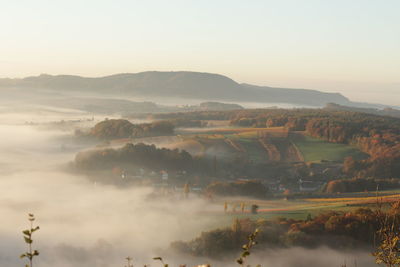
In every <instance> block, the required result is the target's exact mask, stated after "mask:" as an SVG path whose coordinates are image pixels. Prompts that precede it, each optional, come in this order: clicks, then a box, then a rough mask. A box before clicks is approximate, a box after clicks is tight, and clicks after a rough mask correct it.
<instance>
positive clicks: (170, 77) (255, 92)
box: [0, 71, 351, 106]
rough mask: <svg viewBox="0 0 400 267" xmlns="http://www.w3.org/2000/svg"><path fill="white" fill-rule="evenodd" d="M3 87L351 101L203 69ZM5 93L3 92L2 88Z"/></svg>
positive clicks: (41, 79)
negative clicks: (237, 79)
mask: <svg viewBox="0 0 400 267" xmlns="http://www.w3.org/2000/svg"><path fill="white" fill-rule="evenodd" d="M0 87H7V88H10V87H12V88H29V90H30V91H31V92H32V90H39V91H40V92H41V93H42V92H43V90H46V91H48V92H52V93H61V92H62V93H79V94H91V95H95V96H99V97H100V96H101V97H105V96H113V97H117V98H124V97H148V98H151V97H176V98H187V99H200V100H217V101H236V102H238V101H240V102H258V103H291V104H296V105H308V106H324V105H325V104H327V103H331V102H333V103H338V104H348V105H350V104H351V102H350V101H349V100H348V99H347V98H346V97H344V96H343V95H341V94H339V93H325V92H320V91H317V90H308V89H290V88H275V87H263V86H254V85H249V84H239V83H237V82H235V81H233V80H232V79H230V78H228V77H226V76H222V75H219V74H211V73H200V72H183V71H182V72H156V71H151V72H141V73H124V74H116V75H111V76H105V77H99V78H86V77H80V76H72V75H57V76H53V75H47V74H42V75H40V76H36V77H27V78H23V79H0ZM0 93H1V91H0Z"/></svg>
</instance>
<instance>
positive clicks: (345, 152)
mask: <svg viewBox="0 0 400 267" xmlns="http://www.w3.org/2000/svg"><path fill="white" fill-rule="evenodd" d="M293 143H294V144H295V145H296V146H297V148H298V149H299V150H300V152H301V153H302V154H303V157H304V160H305V161H318V160H332V161H343V159H344V158H346V157H349V156H351V157H353V158H354V159H364V158H367V157H368V155H366V154H365V153H363V152H361V151H360V150H358V149H357V148H355V147H353V146H350V145H345V144H334V143H328V142H326V141H324V140H321V139H317V138H313V137H309V136H304V137H303V138H295V139H294V140H293Z"/></svg>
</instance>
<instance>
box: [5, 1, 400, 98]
mask: <svg viewBox="0 0 400 267" xmlns="http://www.w3.org/2000/svg"><path fill="white" fill-rule="evenodd" d="M0 3H1V5H0V77H24V76H29V75H38V74H41V73H49V74H76V75H83V76H104V75H109V74H114V73H119V72H141V71H148V70H159V71H170V70H172V71H179V70H189V71H201V72H213V73H219V74H223V75H226V76H229V77H230V78H232V79H234V80H235V81H237V82H246V83H252V84H258V85H268V86H280V87H294V88H311V89H318V90H323V91H335V92H341V93H343V94H344V95H345V96H348V97H350V98H351V99H352V100H358V101H368V102H380V103H384V104H393V105H400V15H399V14H400V1H399V0H334V1H333V0H332V1H331V0H292V1H290V0H275V1H272V0H271V1H270V0H263V1H261V0H259V1H258V0H226V1H225V0H196V1H195V0H159V1H154V0H146V1H144V0H142V1H138V0H137V1H135V0H130V1H122V0H109V1H101V0H93V1H92V0H80V1H76V0H68V1H67V0H65V1H62V0H1V1H0Z"/></svg>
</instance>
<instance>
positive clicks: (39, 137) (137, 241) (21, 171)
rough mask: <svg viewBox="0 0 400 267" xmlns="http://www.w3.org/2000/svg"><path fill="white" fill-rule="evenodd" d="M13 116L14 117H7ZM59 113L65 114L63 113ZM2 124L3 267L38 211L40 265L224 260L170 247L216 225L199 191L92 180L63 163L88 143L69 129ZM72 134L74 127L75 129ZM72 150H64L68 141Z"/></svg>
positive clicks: (284, 260) (363, 257) (279, 256)
mask: <svg viewBox="0 0 400 267" xmlns="http://www.w3.org/2000/svg"><path fill="white" fill-rule="evenodd" d="M9 119H10V118H9ZM60 119H62V118H60ZM9 121H10V120H8V121H7V125H5V124H2V125H0V190H1V192H0V214H1V223H0V266H8V267H14V266H23V264H24V262H23V260H20V259H19V255H20V254H21V253H23V252H24V251H25V250H26V246H25V243H24V242H23V239H22V233H21V231H22V230H24V229H26V228H27V227H28V221H27V214H28V213H34V214H35V216H36V218H37V220H36V221H35V223H36V224H38V225H39V226H40V227H41V229H40V230H39V231H38V232H35V234H34V237H33V239H34V243H33V246H34V247H35V249H38V250H39V251H40V253H41V254H40V256H39V257H38V258H37V260H36V261H35V265H36V266H38V267H50V266H51V267H81V266H82V267H83V266H85V267H86V266H104V267H106V266H110V267H111V266H124V264H125V260H124V259H125V257H127V256H131V257H132V258H133V259H134V265H135V266H140V265H142V266H143V265H144V264H151V265H152V266H158V264H159V263H157V262H154V261H153V260H152V257H155V256H164V257H165V261H166V262H168V263H170V264H171V265H172V266H174V265H177V264H179V263H188V264H189V266H190V265H194V264H195V263H198V264H202V263H206V262H210V263H214V266H235V265H236V263H235V258H232V260H231V261H226V262H213V261H211V260H209V259H199V258H197V259H196V258H190V257H189V256H186V255H175V254H173V253H172V252H171V251H167V250H166V249H167V248H168V247H169V244H170V243H171V242H172V241H175V240H189V239H192V238H194V237H196V236H198V235H199V234H200V233H201V231H205V230H210V229H212V228H214V227H216V226H217V224H218V222H217V219H218V216H207V214H208V213H216V212H217V211H218V210H220V209H222V208H221V207H218V206H215V205H213V204H210V203H209V202H206V201H205V200H202V199H200V198H195V197H194V196H193V197H192V198H190V199H188V200H181V201H166V200H164V199H162V200H153V199H149V197H148V195H149V193H151V191H152V189H150V188H133V187H130V188H123V189H121V188H116V187H113V186H107V185H101V184H94V183H93V182H90V181H88V180H87V179H85V177H83V176H79V175H75V174H71V173H68V172H66V171H64V169H65V168H64V167H65V165H66V164H67V163H68V161H70V160H72V159H73V157H74V155H75V153H76V152H78V151H79V150H81V149H84V148H86V147H85V145H82V144H80V145H77V144H74V143H68V142H67V141H66V140H71V136H70V134H68V133H65V132H62V131H55V130H52V131H43V130H37V128H35V127H33V126H29V125H10V123H9ZM71 134H72V131H71ZM65 144H66V145H67V149H61V147H62V146H63V145H65ZM345 260H347V263H348V264H349V265H348V266H352V264H353V262H354V260H356V261H357V262H358V266H374V264H373V259H372V257H370V256H369V254H368V252H357V253H354V254H349V253H342V252H338V251H334V250H332V249H327V248H321V249H318V250H306V249H301V248H293V249H280V250H268V251H265V252H262V253H261V252H258V253H256V254H255V255H254V257H253V255H252V257H251V262H253V263H260V264H262V265H263V266H274V267H279V266H282V267H284V266H324V267H325V266H326V267H330V266H332V267H333V266H340V264H342V263H343V262H344V261H345Z"/></svg>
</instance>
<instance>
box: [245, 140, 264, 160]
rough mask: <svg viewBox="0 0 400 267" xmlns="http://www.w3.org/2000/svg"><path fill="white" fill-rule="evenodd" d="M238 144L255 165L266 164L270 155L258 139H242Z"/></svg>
mask: <svg viewBox="0 0 400 267" xmlns="http://www.w3.org/2000/svg"><path fill="white" fill-rule="evenodd" d="M238 143H239V144H240V145H241V146H242V147H243V148H244V149H245V150H246V154H247V158H248V159H249V160H250V161H252V162H254V163H265V162H266V161H267V159H268V154H267V152H266V151H265V149H264V148H263V147H262V146H261V145H260V143H259V142H258V141H257V140H256V139H245V138H241V139H239V140H238Z"/></svg>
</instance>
